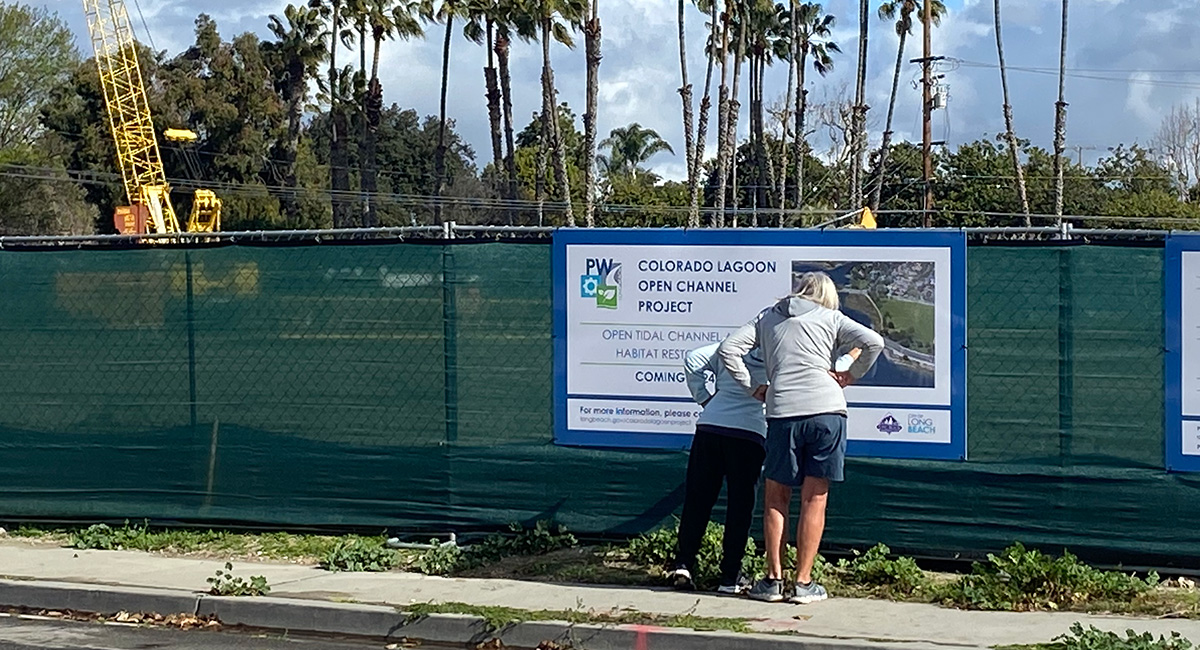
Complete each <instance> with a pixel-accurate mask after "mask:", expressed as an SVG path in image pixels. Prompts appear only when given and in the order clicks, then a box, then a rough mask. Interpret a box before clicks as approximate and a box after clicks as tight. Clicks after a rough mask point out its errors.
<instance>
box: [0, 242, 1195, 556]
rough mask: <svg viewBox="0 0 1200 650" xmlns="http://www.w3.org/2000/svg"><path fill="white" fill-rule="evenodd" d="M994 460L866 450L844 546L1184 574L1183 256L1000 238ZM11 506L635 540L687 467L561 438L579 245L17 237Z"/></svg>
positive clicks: (978, 369)
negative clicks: (1166, 394) (560, 304)
mask: <svg viewBox="0 0 1200 650" xmlns="http://www.w3.org/2000/svg"><path fill="white" fill-rule="evenodd" d="M968 263H969V281H968V282H969V287H968V288H969V291H968V295H969V306H968V322H969V338H968V340H969V361H968V381H969V398H968V399H969V409H968V411H969V434H968V435H969V456H970V460H969V461H967V462H964V463H945V462H914V461H890V460H888V461H885V460H871V459H856V460H853V461H851V463H850V467H849V468H848V475H849V480H848V481H847V483H846V484H845V485H844V486H840V488H839V489H838V490H837V492H836V493H835V495H834V501H833V505H832V509H831V517H830V522H829V533H828V536H829V539H830V541H831V542H832V543H833V544H834V545H840V546H850V545H853V546H862V545H866V544H873V543H876V542H885V543H887V544H889V545H890V546H892V547H893V548H895V549H898V550H902V551H905V552H912V553H917V554H921V555H928V556H941V557H946V556H951V555H954V554H966V555H970V556H973V555H977V554H979V553H982V552H986V551H992V550H996V549H998V548H1000V547H1002V546H1004V545H1006V544H1008V543H1009V542H1012V541H1014V540H1022V541H1024V542H1026V543H1029V544H1034V545H1042V546H1049V547H1056V546H1057V547H1061V546H1069V547H1071V548H1072V549H1074V550H1077V551H1079V552H1080V553H1081V554H1083V555H1084V556H1087V557H1092V558H1095V559H1100V560H1112V561H1116V560H1123V561H1125V562H1127V563H1129V562H1135V561H1144V562H1147V563H1155V564H1159V565H1169V564H1172V563H1175V562H1183V561H1186V559H1187V558H1190V557H1192V556H1194V555H1196V554H1197V553H1198V552H1200V543H1198V542H1197V541H1196V539H1195V537H1194V536H1193V535H1191V534H1190V533H1189V531H1188V530H1187V529H1186V527H1185V526H1181V525H1180V524H1179V523H1178V522H1180V521H1187V520H1188V519H1190V518H1192V517H1194V515H1195V514H1196V513H1197V512H1198V508H1197V506H1196V505H1194V504H1195V503H1196V502H1197V496H1200V491H1198V490H1197V488H1198V487H1200V477H1191V476H1188V475H1172V474H1167V473H1166V472H1165V471H1164V470H1163V422H1162V420H1163V413H1162V408H1163V406H1162V403H1163V377H1162V367H1163V359H1162V347H1163V322H1162V318H1163V316H1162V293H1163V287H1162V251H1161V250H1160V249H1155V248H1123V247H1117V246H1073V247H1045V246H1039V247H1000V246H973V247H972V248H971V249H970V251H969V255H968ZM0 296H3V300H4V309H2V310H0V517H2V518H6V519H11V520H22V519H25V520H30V519H56V520H78V521H85V522H86V521H96V520H100V519H116V520H120V519H125V518H128V519H132V520H139V519H142V518H149V519H151V520H155V521H164V522H170V521H175V522H189V523H202V524H206V523H222V524H244V525H250V526H259V527H328V528H365V529H376V530H379V529H385V528H386V529H388V530H390V531H393V532H397V533H408V534H416V533H445V532H449V531H451V530H453V531H457V532H460V533H462V532H470V531H479V530H487V529H494V528H496V527H499V526H503V525H505V524H507V523H508V522H510V521H521V522H531V521H534V520H537V519H545V518H555V519H558V520H559V521H561V522H563V523H565V524H567V525H568V526H569V527H571V528H573V529H575V530H577V531H580V532H583V533H610V534H633V533H638V532H642V531H645V530H647V529H650V528H652V527H654V526H656V525H658V524H660V523H662V522H663V521H665V520H668V519H669V518H670V516H671V515H672V514H673V513H676V512H677V511H678V508H679V506H680V503H681V501H682V481H683V475H684V467H685V463H686V458H685V456H684V455H683V454H679V453H665V452H625V451H611V450H604V451H599V450H586V449H571V448H562V447H556V446H554V445H552V444H551V418H552V411H551V381H552V376H551V339H550V331H551V305H550V296H551V275H550V247H549V246H547V245H544V244H512V243H446V242H439V243H404V244H375V245H334V244H325V245H305V246H286V247H271V246H229V247H222V248H196V249H191V250H183V249H176V248H167V247H152V248H150V249H136V250H88V251H51V252H48V251H37V252H3V253H0Z"/></svg>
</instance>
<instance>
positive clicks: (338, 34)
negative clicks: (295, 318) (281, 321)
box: [308, 0, 350, 228]
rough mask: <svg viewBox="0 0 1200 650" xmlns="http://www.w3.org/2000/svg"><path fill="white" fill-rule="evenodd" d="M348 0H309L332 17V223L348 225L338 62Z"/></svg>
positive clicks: (345, 132)
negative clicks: (343, 12) (346, 1)
mask: <svg viewBox="0 0 1200 650" xmlns="http://www.w3.org/2000/svg"><path fill="white" fill-rule="evenodd" d="M344 5H345V0H328V4H326V1H325V0H309V5H308V6H309V7H311V8H314V9H318V10H320V11H321V13H322V15H328V17H329V25H330V29H329V34H330V40H329V76H328V79H327V80H326V83H327V85H328V88H327V93H326V97H327V98H328V100H329V187H330V194H331V201H332V204H333V227H334V228H345V227H346V226H348V225H349V222H350V215H349V208H350V206H349V205H347V204H346V196H347V194H348V193H349V191H350V160H349V155H348V152H347V146H348V144H347V142H346V137H347V136H348V135H349V132H348V122H349V120H348V119H347V116H346V110H345V107H344V105H343V103H344V102H343V101H342V100H343V99H344V98H345V96H344V94H343V93H342V92H341V90H343V89H344V85H345V83H346V81H345V79H343V78H342V77H343V75H342V71H341V70H340V69H339V68H338V65H337V51H338V45H339V42H340V41H341V40H343V39H344V37H345V34H344V33H343V32H342V21H343V19H344V16H343V15H342V8H343V6H344Z"/></svg>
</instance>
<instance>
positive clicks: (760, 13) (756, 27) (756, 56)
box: [745, 0, 789, 225]
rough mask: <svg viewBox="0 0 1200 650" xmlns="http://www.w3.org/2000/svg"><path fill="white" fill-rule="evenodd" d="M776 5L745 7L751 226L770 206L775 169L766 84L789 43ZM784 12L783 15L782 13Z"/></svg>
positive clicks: (762, 2) (765, 0)
mask: <svg viewBox="0 0 1200 650" xmlns="http://www.w3.org/2000/svg"><path fill="white" fill-rule="evenodd" d="M781 9H782V6H781V7H778V8H777V7H776V6H775V5H774V4H772V2H771V0H753V1H752V2H751V4H750V5H749V6H748V7H747V8H746V20H745V26H746V30H747V38H748V39H749V48H748V55H749V64H750V141H751V155H752V156H753V160H754V172H755V187H754V192H753V196H754V203H753V205H754V207H755V211H754V213H753V215H752V225H758V210H757V208H759V207H765V206H767V201H768V200H769V199H768V192H767V183H768V180H767V179H768V177H774V175H775V174H774V169H768V167H772V163H771V161H770V159H769V158H768V157H767V155H766V145H765V144H764V140H765V133H764V132H765V124H766V119H765V117H766V116H765V105H766V102H765V97H764V95H765V86H766V71H767V68H768V67H770V65H771V63H772V62H773V61H774V59H776V58H787V57H788V56H789V54H788V51H787V50H788V43H787V41H786V40H785V38H784V37H783V32H784V31H785V30H786V26H785V25H782V24H781V22H780V20H781V18H782V19H783V20H786V18H787V12H786V11H782V12H781ZM781 13H782V16H781Z"/></svg>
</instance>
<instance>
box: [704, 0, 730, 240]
mask: <svg viewBox="0 0 1200 650" xmlns="http://www.w3.org/2000/svg"><path fill="white" fill-rule="evenodd" d="M732 2H736V0H726V2H725V10H724V11H722V12H721V13H720V15H719V17H718V15H717V9H716V3H715V2H714V3H713V8H712V10H713V20H712V36H711V37H710V39H709V44H708V48H709V51H710V52H718V53H719V55H720V57H721V85H720V90H719V91H718V96H717V189H716V197H715V198H716V200H715V201H714V202H713V203H714V206H713V207H714V210H713V216H712V225H713V226H714V227H721V226H723V225H724V224H725V187H726V185H725V179H726V177H727V175H728V173H729V149H728V147H726V146H725V140H726V139H727V138H728V136H729V108H730V106H729V29H730V23H731V22H732V18H733V7H731V6H730V5H731V3H732ZM718 32H719V36H720V38H719V39H718Z"/></svg>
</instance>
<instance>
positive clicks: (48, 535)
mask: <svg viewBox="0 0 1200 650" xmlns="http://www.w3.org/2000/svg"><path fill="white" fill-rule="evenodd" d="M88 531H92V532H91V533H89V532H88ZM9 534H10V535H11V536H12V537H14V538H22V539H28V540H33V541H39V542H46V543H57V544H62V545H66V546H73V547H76V548H105V547H107V548H110V549H117V548H120V549H125V550H132V551H146V552H150V553H161V554H164V555H178V556H191V557H205V558H222V559H242V560H256V559H257V560H274V561H283V562H294V563H303V564H316V563H318V562H319V561H320V560H321V558H323V557H326V556H328V555H329V554H330V553H332V552H333V551H334V550H335V549H337V548H339V547H341V546H342V545H344V544H346V543H354V542H356V541H361V542H364V543H369V544H376V545H382V544H383V541H384V537H383V536H382V535H379V536H373V537H364V536H359V535H298V534H292V533H278V532H277V533H234V532H230V531H220V530H186V529H161V530H159V529H151V528H149V527H148V526H146V525H145V524H141V525H130V524H129V522H126V523H125V525H124V526H121V527H110V528H108V530H104V529H98V527H96V526H91V527H88V528H83V529H71V528H40V527H35V526H20V527H18V528H17V529H16V530H14V531H11V532H10V533H9Z"/></svg>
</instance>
